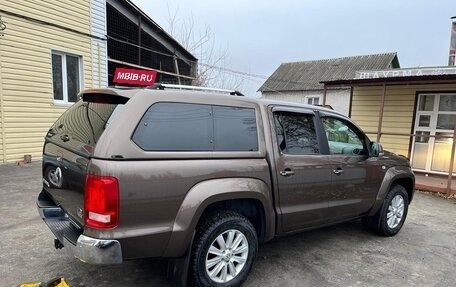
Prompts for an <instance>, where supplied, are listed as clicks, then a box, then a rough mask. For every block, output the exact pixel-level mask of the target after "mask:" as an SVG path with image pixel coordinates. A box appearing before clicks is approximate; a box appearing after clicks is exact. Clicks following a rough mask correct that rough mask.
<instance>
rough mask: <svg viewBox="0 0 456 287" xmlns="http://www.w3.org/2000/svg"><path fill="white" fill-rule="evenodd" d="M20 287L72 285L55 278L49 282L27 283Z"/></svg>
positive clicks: (65, 286) (61, 286)
mask: <svg viewBox="0 0 456 287" xmlns="http://www.w3.org/2000/svg"><path fill="white" fill-rule="evenodd" d="M19 287H70V285H68V284H67V283H66V282H65V279H64V278H55V279H52V280H51V281H48V282H38V283H25V284H22V285H19Z"/></svg>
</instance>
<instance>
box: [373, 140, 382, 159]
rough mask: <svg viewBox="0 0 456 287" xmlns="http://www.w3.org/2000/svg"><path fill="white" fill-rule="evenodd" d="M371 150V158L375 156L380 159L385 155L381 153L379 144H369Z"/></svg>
mask: <svg viewBox="0 0 456 287" xmlns="http://www.w3.org/2000/svg"><path fill="white" fill-rule="evenodd" d="M371 150H372V153H373V156H375V157H381V156H383V155H384V154H385V153H384V152H383V147H382V145H381V144H380V143H376V142H373V143H371Z"/></svg>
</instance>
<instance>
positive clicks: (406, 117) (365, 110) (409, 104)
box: [351, 84, 456, 156]
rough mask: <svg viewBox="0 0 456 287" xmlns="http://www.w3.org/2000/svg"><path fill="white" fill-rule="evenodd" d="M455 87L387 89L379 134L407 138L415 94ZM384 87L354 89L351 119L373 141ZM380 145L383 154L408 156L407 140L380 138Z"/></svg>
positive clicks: (412, 86)
mask: <svg viewBox="0 0 456 287" xmlns="http://www.w3.org/2000/svg"><path fill="white" fill-rule="evenodd" d="M455 90H456V84H433V85H396V86H387V87H386V96H385V108H384V114H383V122H382V132H385V133H401V134H409V133H411V132H412V122H413V118H414V114H413V111H414V108H415V98H416V93H417V92H433V91H439V92H442V91H455ZM382 93H383V86H372V87H354V89H353V101H352V114H351V117H352V119H353V120H354V121H355V122H356V123H358V124H359V125H360V126H361V128H362V129H363V130H364V131H365V132H367V133H369V134H368V135H369V137H370V138H371V139H372V140H375V136H374V134H375V135H376V134H377V129H378V119H379V115H380V101H381V95H382ZM380 142H381V143H382V145H383V147H384V148H385V149H386V150H389V151H392V152H395V153H397V154H402V155H404V156H408V150H409V142H410V138H409V137H406V136H388V135H383V136H382V137H381V140H380Z"/></svg>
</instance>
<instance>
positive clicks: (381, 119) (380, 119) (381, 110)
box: [377, 81, 386, 142]
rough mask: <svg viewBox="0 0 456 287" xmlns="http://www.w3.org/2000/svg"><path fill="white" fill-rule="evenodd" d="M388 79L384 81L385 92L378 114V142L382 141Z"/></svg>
mask: <svg viewBox="0 0 456 287" xmlns="http://www.w3.org/2000/svg"><path fill="white" fill-rule="evenodd" d="M385 97H386V81H385V82H383V93H382V98H381V101H380V115H379V116H378V129H377V142H380V137H381V136H382V124H383V112H384V110H385Z"/></svg>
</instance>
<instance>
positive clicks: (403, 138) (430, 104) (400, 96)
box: [324, 67, 456, 175]
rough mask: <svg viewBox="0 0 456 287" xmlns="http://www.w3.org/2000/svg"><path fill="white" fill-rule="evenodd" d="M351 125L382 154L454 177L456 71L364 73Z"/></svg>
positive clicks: (355, 82)
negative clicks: (379, 147)
mask: <svg viewBox="0 0 456 287" xmlns="http://www.w3.org/2000/svg"><path fill="white" fill-rule="evenodd" d="M324 83H325V86H326V87H332V88H335V87H351V88H352V90H353V92H352V94H353V95H352V98H351V102H350V114H351V117H352V118H353V120H355V122H356V123H358V124H359V125H360V126H361V128H362V129H363V130H364V131H365V132H366V133H367V134H368V135H369V136H370V137H371V139H373V140H377V141H379V142H380V143H382V145H383V147H384V149H386V150H389V151H392V152H394V153H397V154H401V155H404V156H406V157H408V158H410V160H411V163H412V167H413V169H414V170H415V171H417V172H424V173H430V174H431V173H432V174H446V175H448V173H449V170H451V169H452V170H453V173H454V172H456V164H451V159H452V158H453V159H454V158H456V156H455V155H454V152H453V151H452V149H454V144H453V142H454V141H453V137H454V134H455V132H456V67H429V68H410V69H394V70H391V69H390V70H373V71H360V72H357V73H356V77H355V78H354V79H351V80H334V81H328V82H324Z"/></svg>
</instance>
